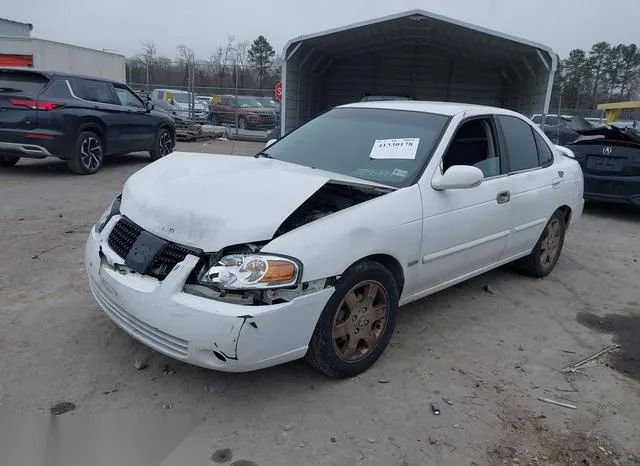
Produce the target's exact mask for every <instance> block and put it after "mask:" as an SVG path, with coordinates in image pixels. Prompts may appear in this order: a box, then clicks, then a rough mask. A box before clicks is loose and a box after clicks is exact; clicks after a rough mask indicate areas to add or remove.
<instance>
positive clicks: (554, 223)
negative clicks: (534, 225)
mask: <svg viewBox="0 0 640 466" xmlns="http://www.w3.org/2000/svg"><path fill="white" fill-rule="evenodd" d="M561 232H562V229H561V227H560V220H558V219H557V218H556V219H553V220H551V222H549V225H547V228H546V230H545V233H546V234H545V237H544V239H543V240H542V243H541V244H540V262H541V263H542V266H543V267H544V268H548V267H550V266H551V265H552V264H553V261H554V260H555V258H556V256H557V255H558V251H559V249H560V237H561V236H562V235H561Z"/></svg>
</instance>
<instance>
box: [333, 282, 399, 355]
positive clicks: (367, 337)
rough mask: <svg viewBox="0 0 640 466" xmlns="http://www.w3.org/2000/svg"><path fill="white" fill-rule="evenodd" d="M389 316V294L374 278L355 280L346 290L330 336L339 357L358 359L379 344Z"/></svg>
mask: <svg viewBox="0 0 640 466" xmlns="http://www.w3.org/2000/svg"><path fill="white" fill-rule="evenodd" d="M388 319H389V295H388V294H387V290H386V289H385V288H384V286H382V285H381V284H380V283H378V282H376V281H365V282H361V283H359V284H357V285H356V286H354V287H353V288H351V290H350V291H349V292H348V293H347V294H346V296H345V297H344V299H343V300H342V302H341V303H340V306H339V307H338V312H337V313H336V315H335V317H334V319H333V330H332V332H331V339H332V341H333V347H334V349H335V351H336V354H337V355H338V357H339V358H340V359H341V360H343V361H345V362H357V361H360V360H362V359H363V358H365V357H366V356H367V355H368V354H369V353H371V351H373V350H374V349H375V347H376V346H378V343H379V342H380V338H381V337H382V335H383V334H384V331H385V329H386V328H387V321H388Z"/></svg>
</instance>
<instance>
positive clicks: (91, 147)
mask: <svg viewBox="0 0 640 466" xmlns="http://www.w3.org/2000/svg"><path fill="white" fill-rule="evenodd" d="M103 161H104V143H103V142H102V139H101V138H100V136H98V135H97V134H96V133H94V132H93V131H81V132H80V134H78V139H77V141H76V147H75V150H74V152H73V155H72V156H71V158H70V159H69V160H67V164H68V165H69V168H70V169H71V171H72V172H74V173H77V174H78V175H93V174H94V173H97V172H98V170H100V168H102V163H103Z"/></svg>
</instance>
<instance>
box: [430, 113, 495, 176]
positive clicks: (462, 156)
mask: <svg viewBox="0 0 640 466" xmlns="http://www.w3.org/2000/svg"><path fill="white" fill-rule="evenodd" d="M453 165H470V166H473V167H477V168H479V169H480V170H482V173H483V174H484V177H485V178H490V177H492V176H498V175H500V174H501V173H502V170H501V166H500V165H501V164H500V154H499V153H498V149H497V145H496V138H495V128H494V125H493V120H492V119H491V118H474V119H473V120H469V121H465V122H464V123H462V124H461V125H460V127H459V128H458V130H457V131H456V134H455V135H454V136H453V139H452V140H451V144H450V145H449V148H448V149H447V152H445V154H444V156H443V157H442V172H445V171H446V170H447V169H449V167H451V166H453Z"/></svg>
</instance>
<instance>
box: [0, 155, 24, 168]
mask: <svg viewBox="0 0 640 466" xmlns="http://www.w3.org/2000/svg"><path fill="white" fill-rule="evenodd" d="M19 160H20V157H14V156H13V155H0V167H3V168H9V167H13V166H14V165H15V164H16V163H18V161H19Z"/></svg>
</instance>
